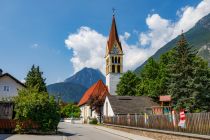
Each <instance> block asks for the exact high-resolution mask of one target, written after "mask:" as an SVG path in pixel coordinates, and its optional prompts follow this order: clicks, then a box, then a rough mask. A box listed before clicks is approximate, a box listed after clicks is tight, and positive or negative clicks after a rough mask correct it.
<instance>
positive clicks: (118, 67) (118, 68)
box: [117, 65, 120, 73]
mask: <svg viewBox="0 0 210 140" xmlns="http://www.w3.org/2000/svg"><path fill="white" fill-rule="evenodd" d="M117 72H118V73H120V65H118V66H117Z"/></svg>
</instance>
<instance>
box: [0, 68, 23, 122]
mask: <svg viewBox="0 0 210 140" xmlns="http://www.w3.org/2000/svg"><path fill="white" fill-rule="evenodd" d="M24 87H25V85H24V84H23V83H21V82H20V81H19V80H17V79H16V78H15V77H13V76H12V75H10V74H9V73H4V74H3V71H2V70H1V69H0V119H5V118H7V119H11V118H12V112H13V102H12V98H13V97H15V96H17V95H18V90H20V89H22V88H24Z"/></svg>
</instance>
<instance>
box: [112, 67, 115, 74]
mask: <svg viewBox="0 0 210 140" xmlns="http://www.w3.org/2000/svg"><path fill="white" fill-rule="evenodd" d="M112 72H113V73H115V65H112Z"/></svg>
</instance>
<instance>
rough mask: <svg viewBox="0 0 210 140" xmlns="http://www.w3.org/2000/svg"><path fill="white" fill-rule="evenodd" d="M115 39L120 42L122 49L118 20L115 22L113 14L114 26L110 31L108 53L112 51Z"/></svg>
mask: <svg viewBox="0 0 210 140" xmlns="http://www.w3.org/2000/svg"><path fill="white" fill-rule="evenodd" d="M115 41H116V42H117V43H118V44H119V46H120V49H121V51H122V46H121V43H120V40H119V37H118V33H117V26H116V22H115V17H114V15H113V18H112V26H111V30H110V33H109V40H108V41H107V46H108V53H110V51H111V50H112V47H113V45H114V43H115Z"/></svg>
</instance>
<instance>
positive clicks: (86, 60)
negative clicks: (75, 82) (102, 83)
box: [65, 27, 107, 72]
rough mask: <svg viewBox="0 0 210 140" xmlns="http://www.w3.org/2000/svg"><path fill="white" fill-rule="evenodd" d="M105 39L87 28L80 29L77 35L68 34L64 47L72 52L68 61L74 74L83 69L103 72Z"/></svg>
mask: <svg viewBox="0 0 210 140" xmlns="http://www.w3.org/2000/svg"><path fill="white" fill-rule="evenodd" d="M106 41H107V38H106V37H105V36H103V35H102V34H100V33H98V32H96V31H95V30H93V29H90V28H89V27H80V28H79V29H78V31H77V33H73V34H70V35H69V37H68V39H67V40H65V44H66V46H67V47H68V48H69V49H71V50H72V51H73V57H72V58H71V59H70V61H71V62H72V64H73V67H74V72H77V71H79V70H81V69H82V68H83V67H92V68H99V69H100V70H101V71H102V72H103V70H105V65H104V63H105V59H104V56H105V48H106Z"/></svg>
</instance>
